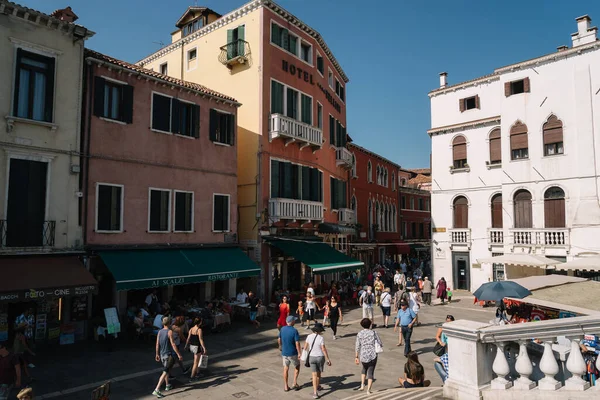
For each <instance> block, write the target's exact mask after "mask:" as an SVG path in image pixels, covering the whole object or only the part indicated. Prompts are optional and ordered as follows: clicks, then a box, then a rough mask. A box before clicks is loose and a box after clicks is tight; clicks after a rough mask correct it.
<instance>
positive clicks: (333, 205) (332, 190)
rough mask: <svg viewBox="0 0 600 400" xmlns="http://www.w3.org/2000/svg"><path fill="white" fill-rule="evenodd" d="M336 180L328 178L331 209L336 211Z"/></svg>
mask: <svg viewBox="0 0 600 400" xmlns="http://www.w3.org/2000/svg"><path fill="white" fill-rule="evenodd" d="M335 184H336V180H335V179H334V178H333V177H330V178H329V193H330V195H331V199H330V200H331V209H332V210H336V209H337V190H336V185H335Z"/></svg>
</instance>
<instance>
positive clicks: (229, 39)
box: [227, 29, 235, 60]
mask: <svg viewBox="0 0 600 400" xmlns="http://www.w3.org/2000/svg"><path fill="white" fill-rule="evenodd" d="M233 31H234V30H233V29H227V59H228V60H231V59H232V58H233V57H234V53H235V50H234V49H235V43H233Z"/></svg>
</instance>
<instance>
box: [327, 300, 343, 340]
mask: <svg viewBox="0 0 600 400" xmlns="http://www.w3.org/2000/svg"><path fill="white" fill-rule="evenodd" d="M343 321H344V316H343V315H342V306H341V305H340V304H339V303H338V302H337V299H336V298H335V296H331V302H330V303H329V325H330V326H331V330H332V332H333V340H336V339H337V336H336V335H337V327H338V323H342V322H343Z"/></svg>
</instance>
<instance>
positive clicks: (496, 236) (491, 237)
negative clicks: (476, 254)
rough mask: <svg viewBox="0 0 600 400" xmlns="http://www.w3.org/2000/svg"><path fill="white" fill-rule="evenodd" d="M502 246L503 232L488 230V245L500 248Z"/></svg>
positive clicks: (500, 229)
mask: <svg viewBox="0 0 600 400" xmlns="http://www.w3.org/2000/svg"><path fill="white" fill-rule="evenodd" d="M503 244H504V230H503V229H502V228H489V229H488V245H490V246H495V245H497V246H501V245H503Z"/></svg>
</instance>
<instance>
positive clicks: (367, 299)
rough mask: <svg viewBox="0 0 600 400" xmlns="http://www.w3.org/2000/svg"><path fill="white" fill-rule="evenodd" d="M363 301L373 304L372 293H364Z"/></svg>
mask: <svg viewBox="0 0 600 400" xmlns="http://www.w3.org/2000/svg"><path fill="white" fill-rule="evenodd" d="M365 303H367V304H369V305H371V304H373V293H371V294H369V293H366V298H365Z"/></svg>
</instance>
